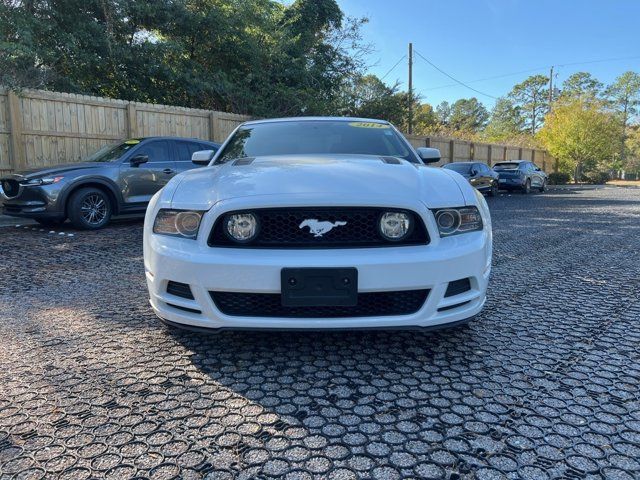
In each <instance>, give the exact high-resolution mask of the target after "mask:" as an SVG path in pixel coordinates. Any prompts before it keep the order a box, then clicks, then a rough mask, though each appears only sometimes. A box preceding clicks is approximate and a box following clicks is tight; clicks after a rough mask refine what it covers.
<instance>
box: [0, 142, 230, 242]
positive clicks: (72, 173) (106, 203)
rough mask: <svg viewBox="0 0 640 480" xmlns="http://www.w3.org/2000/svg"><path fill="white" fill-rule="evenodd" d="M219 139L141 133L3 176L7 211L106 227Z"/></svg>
mask: <svg viewBox="0 0 640 480" xmlns="http://www.w3.org/2000/svg"><path fill="white" fill-rule="evenodd" d="M219 147H220V145H219V144H217V143H213V142H207V141H204V140H194V139H189V138H176V137H147V138H136V139H130V140H125V141H122V142H118V143H116V144H115V145H108V146H105V147H103V148H101V149H100V150H98V151H97V152H95V153H94V154H93V155H91V156H90V157H88V158H87V159H86V160H85V161H83V162H79V163H71V164H65V165H56V166H53V167H48V168H41V169H38V170H29V171H25V172H20V173H16V174H12V175H9V176H6V177H4V178H2V179H0V187H1V188H0V198H2V203H3V208H2V213H4V214H5V215H11V216H14V217H28V218H33V219H35V220H36V221H37V222H39V223H41V224H43V225H47V226H52V225H56V224H59V223H62V222H64V221H65V220H66V219H67V218H68V219H69V220H70V221H71V223H72V224H73V225H74V226H75V227H77V228H81V229H90V230H94V229H98V228H102V227H104V226H105V225H106V224H107V223H108V222H109V219H110V218H111V215H114V214H122V213H136V212H144V210H145V209H146V207H147V203H148V202H149V200H150V199H151V197H152V196H153V195H154V194H155V193H156V192H157V191H158V190H160V189H161V188H162V187H164V186H165V185H166V184H167V182H168V181H169V179H171V178H172V177H173V176H174V175H176V174H177V173H180V172H183V171H185V170H189V169H192V168H196V167H199V166H202V165H206V164H207V163H208V161H202V162H192V161H191V156H192V155H193V153H194V152H197V151H200V150H214V151H215V150H217V149H218V148H219Z"/></svg>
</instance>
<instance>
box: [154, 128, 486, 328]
mask: <svg viewBox="0 0 640 480" xmlns="http://www.w3.org/2000/svg"><path fill="white" fill-rule="evenodd" d="M209 154H210V152H197V153H195V154H194V158H195V157H202V156H203V155H209ZM439 156H440V152H439V151H438V150H436V149H428V148H419V149H417V150H414V149H413V147H412V146H411V145H410V144H409V142H407V140H405V138H404V137H403V136H402V135H401V134H400V133H399V132H398V131H397V130H396V129H395V128H394V127H393V126H392V125H390V124H389V123H387V122H383V121H378V120H368V119H357V118H324V117H323V118H314V117H308V118H287V119H276V120H259V121H251V122H247V123H244V124H243V125H241V126H240V127H238V128H237V129H236V130H235V131H234V132H233V133H232V134H231V135H230V137H229V138H228V139H227V140H226V142H225V143H224V144H223V145H222V147H221V148H220V150H218V152H217V153H216V154H215V156H213V158H212V159H211V163H210V164H209V166H208V167H205V168H201V169H196V170H189V171H187V172H184V173H182V174H180V175H178V176H176V177H174V178H173V179H172V180H171V181H170V182H169V183H168V184H167V185H166V186H165V187H164V188H163V189H162V190H161V191H160V192H158V193H157V194H156V195H155V196H154V197H153V199H152V200H151V203H150V204H149V208H148V210H147V215H146V218H145V225H144V265H145V270H146V277H147V283H148V286H149V294H150V300H151V306H152V307H153V310H154V311H155V313H156V314H157V315H158V316H159V317H160V318H161V319H162V320H163V321H164V322H166V323H168V324H172V325H179V326H186V327H191V328H194V327H195V328H198V327H200V328H209V329H220V328H251V329H258V328H278V329H287V328H294V329H324V328H400V327H434V326H443V325H450V324H453V323H457V322H461V321H464V320H468V319H469V318H471V317H473V316H474V315H476V314H477V313H478V312H479V311H480V310H481V309H482V307H483V305H484V302H485V292H486V288H487V282H488V279H489V273H490V269H491V249H492V233H491V219H490V216H489V210H488V208H487V204H486V202H485V200H484V198H483V197H482V195H481V194H479V193H478V192H477V191H476V190H475V189H474V188H473V187H471V186H470V185H469V183H468V182H467V181H466V180H465V179H464V178H463V177H462V176H460V175H459V174H457V173H455V172H453V171H450V170H445V169H441V168H432V167H427V166H426V163H429V162H433V161H437V160H439Z"/></svg>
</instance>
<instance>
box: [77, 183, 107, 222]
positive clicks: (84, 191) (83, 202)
mask: <svg viewBox="0 0 640 480" xmlns="http://www.w3.org/2000/svg"><path fill="white" fill-rule="evenodd" d="M112 213H113V206H112V205H111V200H110V199H109V195H107V193H106V192H105V191H104V190H101V189H99V188H95V187H85V188H81V189H80V190H77V191H75V192H73V194H72V195H71V198H70V199H69V203H68V204H67V215H68V216H69V220H70V221H71V224H72V225H73V226H74V227H76V228H79V229H81V230H98V229H99V228H102V227H104V226H105V225H107V223H109V220H110V219H111V214H112Z"/></svg>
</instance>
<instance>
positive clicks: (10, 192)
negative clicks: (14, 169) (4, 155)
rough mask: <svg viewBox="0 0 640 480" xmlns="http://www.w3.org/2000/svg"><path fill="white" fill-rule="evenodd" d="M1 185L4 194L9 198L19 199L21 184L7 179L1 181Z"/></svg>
mask: <svg viewBox="0 0 640 480" xmlns="http://www.w3.org/2000/svg"><path fill="white" fill-rule="evenodd" d="M1 184H2V190H3V191H4V194H5V195H6V196H7V197H9V198H13V197H17V196H18V194H19V193H20V184H19V183H18V182H17V181H16V180H13V179H11V178H5V179H3V180H2V181H1Z"/></svg>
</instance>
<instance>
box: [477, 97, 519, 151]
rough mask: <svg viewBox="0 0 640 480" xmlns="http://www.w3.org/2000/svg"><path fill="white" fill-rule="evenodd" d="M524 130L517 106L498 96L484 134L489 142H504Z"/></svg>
mask: <svg viewBox="0 0 640 480" xmlns="http://www.w3.org/2000/svg"><path fill="white" fill-rule="evenodd" d="M523 130H524V120H523V118H522V115H521V114H520V109H519V107H516V106H515V105H514V104H513V102H512V101H511V100H510V99H509V98H506V97H502V98H499V99H498V100H497V101H496V104H495V106H494V107H493V110H492V111H491V120H490V121H489V124H488V125H487V128H486V129H485V132H484V136H485V138H486V139H487V140H488V141H490V142H505V141H508V140H510V139H512V138H514V137H516V136H519V135H520V134H521V133H522V131H523Z"/></svg>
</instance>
